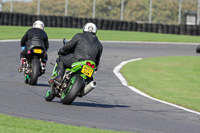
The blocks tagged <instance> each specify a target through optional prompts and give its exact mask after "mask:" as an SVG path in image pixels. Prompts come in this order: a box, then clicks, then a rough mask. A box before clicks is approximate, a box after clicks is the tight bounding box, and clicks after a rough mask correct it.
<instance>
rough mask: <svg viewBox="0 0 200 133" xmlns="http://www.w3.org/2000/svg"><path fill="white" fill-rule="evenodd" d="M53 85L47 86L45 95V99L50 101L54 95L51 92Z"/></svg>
mask: <svg viewBox="0 0 200 133" xmlns="http://www.w3.org/2000/svg"><path fill="white" fill-rule="evenodd" d="M54 87H55V85H54V84H51V85H50V88H48V90H47V92H46V95H45V100H46V101H52V100H53V99H54V98H55V95H53V94H52V91H53V89H54Z"/></svg>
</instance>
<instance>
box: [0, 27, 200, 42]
mask: <svg viewBox="0 0 200 133" xmlns="http://www.w3.org/2000/svg"><path fill="white" fill-rule="evenodd" d="M29 28H31V27H19V26H0V31H1V32H0V40H3V39H21V38H22V36H23V35H24V33H25V32H26V31H27V30H28V29H29ZM45 31H46V32H47V34H48V36H49V39H63V38H66V39H71V38H72V37H73V36H74V35H75V34H76V33H80V32H82V29H75V28H49V27H46V28H45ZM97 35H98V37H99V39H100V40H112V41H116V40H117V41H155V42H192V43H199V37H198V36H188V35H172V34H158V33H146V32H130V31H110V30H98V31H97Z"/></svg>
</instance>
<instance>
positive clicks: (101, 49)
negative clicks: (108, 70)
mask: <svg viewBox="0 0 200 133" xmlns="http://www.w3.org/2000/svg"><path fill="white" fill-rule="evenodd" d="M102 51H103V46H102V45H101V46H100V47H99V52H98V54H97V56H96V65H97V66H99V62H100V58H101V55H102Z"/></svg>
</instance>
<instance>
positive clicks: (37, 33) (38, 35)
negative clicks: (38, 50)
mask: <svg viewBox="0 0 200 133" xmlns="http://www.w3.org/2000/svg"><path fill="white" fill-rule="evenodd" d="M23 46H25V47H26V48H25V50H23V51H22V52H21V53H20V59H21V57H25V58H28V54H27V51H28V50H30V49H31V48H32V47H34V46H41V47H43V49H44V50H45V51H47V50H48V48H49V41H48V36H47V34H46V32H45V31H43V30H41V29H39V28H31V29H29V30H28V31H27V32H26V33H25V35H24V36H23V37H22V39H21V47H23ZM46 58H47V56H46Z"/></svg>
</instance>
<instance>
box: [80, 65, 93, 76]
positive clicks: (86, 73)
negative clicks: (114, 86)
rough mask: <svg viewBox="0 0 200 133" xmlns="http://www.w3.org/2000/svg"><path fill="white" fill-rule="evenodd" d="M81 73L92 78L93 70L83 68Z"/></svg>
mask: <svg viewBox="0 0 200 133" xmlns="http://www.w3.org/2000/svg"><path fill="white" fill-rule="evenodd" d="M81 72H82V73H84V74H85V75H87V76H88V77H92V74H93V70H92V69H91V68H89V67H87V66H83V68H82V70H81Z"/></svg>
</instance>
